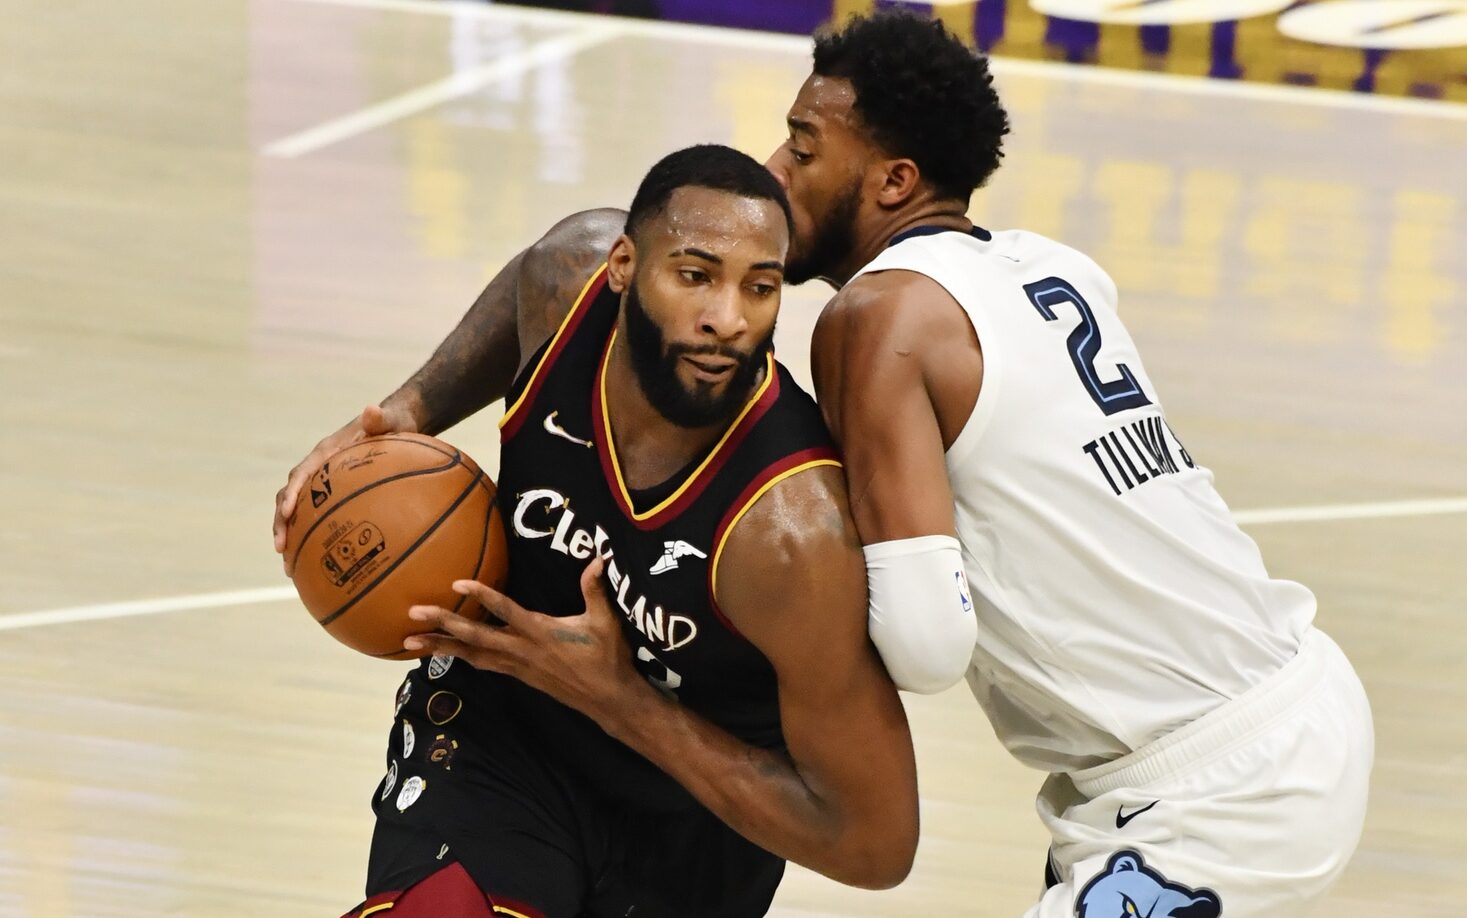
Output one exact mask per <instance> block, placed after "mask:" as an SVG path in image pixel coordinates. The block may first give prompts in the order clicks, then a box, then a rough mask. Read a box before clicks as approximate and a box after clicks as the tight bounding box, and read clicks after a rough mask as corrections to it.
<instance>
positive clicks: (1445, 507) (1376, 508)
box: [1233, 497, 1467, 526]
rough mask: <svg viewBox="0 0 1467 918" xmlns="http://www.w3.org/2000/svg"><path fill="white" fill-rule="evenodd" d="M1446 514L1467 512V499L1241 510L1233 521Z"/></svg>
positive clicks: (1246, 523) (1257, 523)
mask: <svg viewBox="0 0 1467 918" xmlns="http://www.w3.org/2000/svg"><path fill="white" fill-rule="evenodd" d="M1442 513H1467V497H1443V498H1435V499H1430V500H1395V501H1382V502H1379V503H1373V504H1331V505H1329V506H1323V507H1275V508H1273V509H1271V510H1239V511H1238V512H1236V513H1234V514H1233V519H1234V520H1236V521H1237V523H1238V525H1240V526H1263V525H1266V524H1268V523H1320V522H1327V521H1330V520H1372V519H1381V518H1384V517H1390V516H1435V515H1438V514H1442Z"/></svg>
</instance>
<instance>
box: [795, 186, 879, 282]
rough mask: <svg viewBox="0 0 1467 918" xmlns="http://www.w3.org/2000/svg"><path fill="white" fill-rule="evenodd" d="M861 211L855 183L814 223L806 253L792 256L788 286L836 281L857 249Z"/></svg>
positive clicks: (859, 192) (859, 194)
mask: <svg viewBox="0 0 1467 918" xmlns="http://www.w3.org/2000/svg"><path fill="white" fill-rule="evenodd" d="M860 209H861V184H860V182H852V183H851V184H850V187H848V188H847V189H846V190H845V192H844V193H843V194H842V195H841V196H840V197H839V198H838V199H836V202H835V203H834V204H832V205H831V207H830V210H829V211H827V212H826V214H825V217H824V219H821V220H817V221H816V222H815V228H814V233H813V235H812V236H811V239H810V245H809V247H808V248H807V249H805V250H804V251H803V252H794V251H792V252H791V253H790V258H789V263H788V264H786V265H785V268H784V282H785V283H786V284H803V283H804V282H805V281H808V280H814V279H815V278H817V277H833V276H835V272H836V270H837V267H838V266H839V265H840V264H841V262H844V261H845V260H847V259H848V258H850V257H851V251H852V250H853V249H855V247H856V214H857V212H858V211H859V210H860Z"/></svg>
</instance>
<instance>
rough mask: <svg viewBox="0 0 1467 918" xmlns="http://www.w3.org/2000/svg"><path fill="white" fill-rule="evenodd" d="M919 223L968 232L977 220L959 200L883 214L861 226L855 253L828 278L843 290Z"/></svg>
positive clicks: (832, 284)
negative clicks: (893, 242)
mask: <svg viewBox="0 0 1467 918" xmlns="http://www.w3.org/2000/svg"><path fill="white" fill-rule="evenodd" d="M919 226H937V227H942V228H944V229H953V230H958V231H961V232H967V231H968V230H970V229H972V228H973V221H971V220H969V219H968V217H967V209H966V208H965V207H964V206H963V204H962V203H961V202H959V201H923V202H921V203H919V204H914V205H912V206H911V207H904V208H899V209H897V210H893V211H888V212H883V213H880V214H878V215H876V217H875V219H873V220H872V221H871V222H870V223H869V224H867V225H865V226H862V227H859V228H858V229H857V232H856V244H855V246H853V247H852V249H851V256H850V257H849V258H847V259H846V260H845V261H843V262H842V263H841V264H840V265H838V266H837V268H836V270H835V271H834V272H832V275H831V276H827V277H825V278H824V280H825V281H826V282H827V283H829V284H830V285H831V286H832V287H834V288H835V289H837V290H839V289H840V288H842V287H844V286H845V285H846V284H848V283H850V280H851V278H852V277H854V276H855V275H856V272H857V271H860V270H861V269H862V268H864V267H866V265H868V264H870V263H871V262H872V261H874V260H875V259H876V256H878V255H880V254H881V253H882V252H883V251H885V249H886V247H887V246H888V245H890V244H891V241H892V240H893V239H895V238H896V237H897V236H900V235H901V234H902V233H905V232H907V231H908V230H913V229H916V228H917V227H919Z"/></svg>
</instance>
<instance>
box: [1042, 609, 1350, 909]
mask: <svg viewBox="0 0 1467 918" xmlns="http://www.w3.org/2000/svg"><path fill="white" fill-rule="evenodd" d="M1374 758H1375V734H1374V729H1373V727H1372V725H1371V719H1370V703H1369V701H1367V700H1366V697H1365V690H1364V688H1363V687H1362V686H1361V685H1360V680H1359V678H1358V677H1356V675H1355V671H1354V669H1353V668H1351V666H1350V661H1349V660H1347V659H1346V658H1345V655H1344V653H1343V652H1341V650H1340V648H1339V647H1338V645H1336V644H1335V642H1334V641H1332V640H1331V639H1330V638H1329V636H1328V635H1326V634H1324V633H1323V632H1321V631H1317V630H1311V631H1310V632H1309V633H1308V634H1307V635H1305V638H1304V641H1303V643H1302V645H1301V647H1300V649H1299V654H1298V656H1296V657H1295V658H1294V659H1293V660H1290V661H1289V662H1288V663H1287V664H1285V665H1284V667H1283V668H1282V669H1281V670H1279V671H1278V672H1277V673H1275V674H1274V675H1273V676H1271V677H1269V679H1268V680H1266V681H1264V682H1263V683H1261V684H1259V685H1257V686H1255V687H1253V688H1252V689H1250V690H1249V691H1248V692H1246V693H1245V694H1243V695H1241V696H1239V697H1238V698H1235V699H1233V700H1232V701H1230V702H1228V703H1227V704H1225V705H1223V706H1222V707H1220V708H1218V709H1217V710H1215V711H1212V712H1210V713H1209V714H1207V715H1206V716H1204V717H1202V718H1200V719H1198V720H1197V721H1194V722H1193V723H1190V724H1188V725H1187V726H1185V727H1183V728H1181V729H1180V730H1177V731H1176V732H1174V733H1171V734H1168V735H1167V736H1164V737H1162V738H1161V739H1159V740H1157V741H1156V742H1154V743H1151V744H1150V745H1148V746H1146V747H1144V748H1141V749H1138V750H1136V751H1135V752H1133V753H1131V754H1130V755H1127V756H1124V757H1122V758H1120V759H1117V760H1115V761H1113V762H1107V763H1105V764H1104V765H1099V766H1097V767H1095V768H1090V769H1086V770H1084V771H1079V772H1075V773H1074V774H1070V775H1053V776H1051V777H1050V779H1049V780H1048V781H1046V782H1045V784H1044V787H1043V788H1042V789H1041V790H1040V793H1039V799H1038V803H1037V808H1038V810H1039V818H1040V819H1042V820H1043V821H1044V824H1045V826H1046V827H1048V829H1049V831H1050V834H1051V836H1052V837H1053V846H1052V847H1051V849H1050V864H1049V867H1050V870H1049V874H1050V876H1049V878H1048V879H1049V882H1050V883H1051V884H1052V885H1050V887H1049V888H1048V889H1047V890H1046V891H1045V892H1044V895H1043V898H1042V899H1041V900H1040V902H1039V904H1038V905H1036V906H1034V907H1033V908H1031V909H1030V910H1029V911H1028V912H1026V913H1025V915H1026V918H1129V916H1132V915H1149V916H1152V918H1167V916H1175V918H1180V916H1185V918H1217V916H1218V915H1220V914H1221V915H1225V916H1226V918H1251V916H1268V918H1281V916H1290V915H1302V914H1305V913H1307V911H1308V909H1309V907H1310V905H1311V904H1312V903H1314V902H1316V901H1317V900H1318V899H1319V898H1320V897H1321V896H1322V895H1323V893H1324V891H1325V890H1326V889H1327V888H1328V887H1329V886H1330V884H1331V883H1332V882H1334V880H1335V879H1336V878H1337V877H1338V876H1339V875H1340V872H1341V871H1342V870H1344V867H1345V864H1346V862H1347V861H1349V859H1350V855H1351V854H1352V853H1353V852H1354V850H1355V845H1356V844H1357V843H1358V842H1359V840H1360V829H1361V826H1362V824H1363V823H1364V820H1365V800H1366V796H1367V793H1368V790H1369V783H1370V767H1371V763H1372V762H1373V760H1374Z"/></svg>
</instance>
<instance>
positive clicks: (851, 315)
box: [812, 268, 969, 351]
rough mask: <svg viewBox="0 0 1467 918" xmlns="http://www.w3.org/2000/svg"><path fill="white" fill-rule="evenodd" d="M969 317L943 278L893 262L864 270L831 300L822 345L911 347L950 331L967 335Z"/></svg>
mask: <svg viewBox="0 0 1467 918" xmlns="http://www.w3.org/2000/svg"><path fill="white" fill-rule="evenodd" d="M968 324H969V323H968V319H967V317H966V316H965V315H964V312H963V309H962V307H961V305H960V304H959V303H958V301H957V300H956V299H955V298H954V297H953V295H952V293H950V292H949V291H948V289H947V288H946V287H944V286H943V285H942V284H941V283H939V282H938V281H937V280H935V279H933V278H932V277H930V276H928V275H926V274H923V273H920V272H918V271H915V270H907V269H901V268H893V269H889V270H881V271H874V272H870V273H866V274H862V275H860V276H858V277H857V278H856V279H855V280H853V281H851V282H850V283H849V284H846V285H845V286H844V287H842V288H841V290H840V291H839V292H838V293H837V294H836V295H835V296H834V297H833V298H832V299H831V300H830V302H829V303H828V304H827V305H826V307H825V308H824V310H822V311H821V314H820V317H819V318H818V319H817V320H816V322H815V333H814V337H813V339H812V344H813V346H814V347H815V348H816V350H817V351H819V350H821V349H834V350H840V351H845V350H848V349H856V350H861V349H863V348H862V345H863V344H869V345H878V344H879V345H880V346H881V348H882V349H883V350H886V351H891V350H892V349H895V350H896V351H907V350H910V349H915V348H918V347H921V346H922V345H923V344H924V342H925V343H930V342H932V341H934V340H941V339H944V338H947V337H950V336H954V335H956V336H959V337H962V338H966V336H967V334H968Z"/></svg>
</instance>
